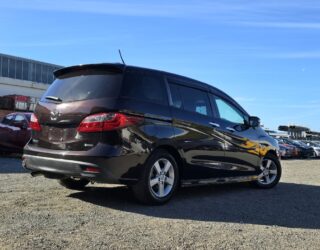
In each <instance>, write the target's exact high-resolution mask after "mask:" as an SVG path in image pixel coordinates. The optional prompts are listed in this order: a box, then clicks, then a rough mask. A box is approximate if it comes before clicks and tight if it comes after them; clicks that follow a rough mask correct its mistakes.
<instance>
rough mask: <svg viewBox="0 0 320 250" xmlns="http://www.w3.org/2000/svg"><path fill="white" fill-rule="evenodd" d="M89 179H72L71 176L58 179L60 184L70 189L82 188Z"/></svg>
mask: <svg viewBox="0 0 320 250" xmlns="http://www.w3.org/2000/svg"><path fill="white" fill-rule="evenodd" d="M89 182H90V181H89V180H86V179H73V178H65V179H61V180H59V183H60V185H62V186H64V187H66V188H68V189H72V190H83V189H84V188H85V187H86V185H88V184H89Z"/></svg>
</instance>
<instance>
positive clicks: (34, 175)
mask: <svg viewBox="0 0 320 250" xmlns="http://www.w3.org/2000/svg"><path fill="white" fill-rule="evenodd" d="M40 175H43V174H42V173H41V172H31V176H32V177H37V176H40Z"/></svg>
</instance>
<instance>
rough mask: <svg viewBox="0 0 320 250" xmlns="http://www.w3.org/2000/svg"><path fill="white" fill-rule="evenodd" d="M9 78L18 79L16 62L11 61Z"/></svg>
mask: <svg viewBox="0 0 320 250" xmlns="http://www.w3.org/2000/svg"><path fill="white" fill-rule="evenodd" d="M9 77H11V78H16V60H14V59H12V58H10V59H9Z"/></svg>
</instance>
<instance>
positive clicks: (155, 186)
mask: <svg viewBox="0 0 320 250" xmlns="http://www.w3.org/2000/svg"><path fill="white" fill-rule="evenodd" d="M178 183H179V170H178V164H177V162H176V160H175V159H174V157H173V156H172V155H171V154H169V153H168V152H167V151H166V150H163V149H159V150H156V151H155V152H154V153H152V155H151V156H150V157H149V158H148V159H147V161H146V163H145V164H144V171H143V173H142V176H141V179H140V181H139V182H138V183H137V184H136V185H134V186H132V191H133V193H134V196H135V197H136V199H137V200H138V201H140V202H142V203H144V204H149V205H163V204H165V203H166V202H168V201H169V200H170V199H171V198H172V196H173V195H174V193H175V191H176V189H177V186H178Z"/></svg>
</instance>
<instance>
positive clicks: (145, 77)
mask: <svg viewBox="0 0 320 250" xmlns="http://www.w3.org/2000/svg"><path fill="white" fill-rule="evenodd" d="M122 96H124V97H129V98H134V99H138V100H143V101H147V102H154V103H159V104H166V103H167V96H166V90H165V83H164V81H163V78H162V77H161V76H158V75H153V74H144V73H138V72H137V73H133V72H130V73H126V75H125V79H124V82H123V87H122Z"/></svg>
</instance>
